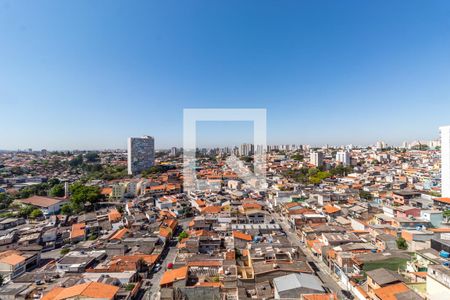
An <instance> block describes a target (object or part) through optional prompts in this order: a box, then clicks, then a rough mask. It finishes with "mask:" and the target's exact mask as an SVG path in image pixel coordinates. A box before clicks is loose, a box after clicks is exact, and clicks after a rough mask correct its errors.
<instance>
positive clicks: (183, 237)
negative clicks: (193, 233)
mask: <svg viewBox="0 0 450 300" xmlns="http://www.w3.org/2000/svg"><path fill="white" fill-rule="evenodd" d="M187 237H189V234H188V233H187V232H186V231H182V232H181V233H180V234H179V235H178V241H181V240H183V239H185V238H187Z"/></svg>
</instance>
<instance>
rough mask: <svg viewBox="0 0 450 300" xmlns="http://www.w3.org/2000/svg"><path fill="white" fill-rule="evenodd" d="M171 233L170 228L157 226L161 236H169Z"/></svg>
mask: <svg viewBox="0 0 450 300" xmlns="http://www.w3.org/2000/svg"><path fill="white" fill-rule="evenodd" d="M171 234H172V230H171V229H170V228H167V227H159V235H161V236H162V237H165V238H167V237H170V236H171Z"/></svg>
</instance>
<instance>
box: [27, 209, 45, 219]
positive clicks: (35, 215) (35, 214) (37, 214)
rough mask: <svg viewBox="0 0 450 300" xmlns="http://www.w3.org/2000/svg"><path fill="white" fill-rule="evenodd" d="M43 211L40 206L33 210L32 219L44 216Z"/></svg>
mask: <svg viewBox="0 0 450 300" xmlns="http://www.w3.org/2000/svg"><path fill="white" fill-rule="evenodd" d="M42 215H43V214H42V211H41V210H40V209H39V208H35V209H33V210H32V211H31V213H30V215H29V217H30V219H37V218H39V217H42Z"/></svg>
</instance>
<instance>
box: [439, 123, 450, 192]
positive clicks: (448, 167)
mask: <svg viewBox="0 0 450 300" xmlns="http://www.w3.org/2000/svg"><path fill="white" fill-rule="evenodd" d="M439 129H440V131H441V194H442V197H445V198H450V126H443V127H441V128H439Z"/></svg>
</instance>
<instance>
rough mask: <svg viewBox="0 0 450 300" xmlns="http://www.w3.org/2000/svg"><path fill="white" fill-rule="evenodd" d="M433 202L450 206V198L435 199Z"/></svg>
mask: <svg viewBox="0 0 450 300" xmlns="http://www.w3.org/2000/svg"><path fill="white" fill-rule="evenodd" d="M433 200H435V201H438V202H443V203H447V204H450V198H433Z"/></svg>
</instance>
